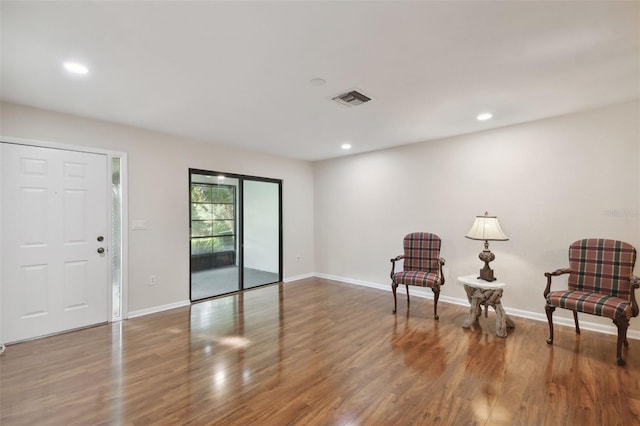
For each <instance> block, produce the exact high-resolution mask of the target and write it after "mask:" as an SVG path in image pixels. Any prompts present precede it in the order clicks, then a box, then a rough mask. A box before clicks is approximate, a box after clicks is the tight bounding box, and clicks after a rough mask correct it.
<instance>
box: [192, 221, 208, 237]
mask: <svg viewBox="0 0 640 426" xmlns="http://www.w3.org/2000/svg"><path fill="white" fill-rule="evenodd" d="M212 232H213V228H212V226H211V222H204V221H199V220H194V221H192V222H191V236H192V237H209V236H211V235H213V233H212Z"/></svg>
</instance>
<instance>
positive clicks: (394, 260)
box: [389, 254, 404, 279]
mask: <svg viewBox="0 0 640 426" xmlns="http://www.w3.org/2000/svg"><path fill="white" fill-rule="evenodd" d="M401 259H404V254H401V255H400V256H396V257H394V258H393V259H390V260H389V261H390V262H391V273H389V276H390V277H391V279H393V274H394V272H395V269H396V262H397V261H398V260H401Z"/></svg>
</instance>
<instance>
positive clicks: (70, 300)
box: [0, 143, 109, 343]
mask: <svg viewBox="0 0 640 426" xmlns="http://www.w3.org/2000/svg"><path fill="white" fill-rule="evenodd" d="M0 147H1V149H2V153H1V156H0V157H1V158H2V179H1V182H2V214H1V216H0V217H1V218H2V267H1V271H2V277H1V278H2V281H1V296H2V310H1V312H2V339H3V340H4V341H5V342H7V343H10V342H15V341H20V340H24V339H30V338H33V337H39V336H44V335H47V334H51V333H57V332H61V331H65V330H71V329H74V328H79V327H84V326H88V325H92V324H97V323H101V322H106V321H107V319H108V294H109V287H108V285H107V282H108V265H109V260H108V256H107V248H108V245H107V244H108V233H107V231H108V229H109V228H108V204H107V202H108V200H107V156H106V155H101V154H92V153H83V152H75V151H65V150H60V149H51V148H43V147H33V146H24V145H14V144H8V143H2V144H0ZM100 239H101V241H100ZM99 251H102V253H99Z"/></svg>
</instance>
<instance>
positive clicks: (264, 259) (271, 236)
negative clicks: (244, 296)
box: [242, 179, 281, 288]
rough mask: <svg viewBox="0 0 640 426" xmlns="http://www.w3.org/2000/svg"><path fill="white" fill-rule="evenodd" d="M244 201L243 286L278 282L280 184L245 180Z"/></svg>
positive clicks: (279, 277)
mask: <svg viewBox="0 0 640 426" xmlns="http://www.w3.org/2000/svg"><path fill="white" fill-rule="evenodd" d="M242 200H243V202H242V204H243V216H242V217H243V221H242V226H243V233H242V235H243V257H242V259H243V262H242V266H243V269H242V271H243V278H244V280H243V284H244V285H243V287H244V288H251V287H257V286H260V285H264V284H270V283H274V282H278V281H281V276H280V271H281V267H280V258H281V253H280V184H279V182H269V181H259V180H249V179H245V180H243V182H242Z"/></svg>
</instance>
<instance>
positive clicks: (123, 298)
mask: <svg viewBox="0 0 640 426" xmlns="http://www.w3.org/2000/svg"><path fill="white" fill-rule="evenodd" d="M0 143H10V144H15V145H26V146H34V147H40V148H49V149H59V150H65V151H75V152H82V153H88V154H100V155H106V157H107V182H109V183H111V182H112V172H113V170H112V164H111V163H112V159H113V158H119V159H120V185H121V188H122V200H121V201H122V204H121V207H122V217H121V232H122V235H121V238H122V247H121V252H120V256H121V258H120V271H121V275H122V276H121V288H120V303H121V310H120V318H113V314H112V312H113V297H112V296H111V297H107V309H108V315H107V321H108V322H113V321H119V320H122V319H126V318H128V313H129V304H128V293H129V292H128V276H129V273H128V271H129V262H128V259H129V254H128V246H129V243H128V241H129V219H128V211H129V206H128V172H127V153H126V152H121V151H112V150H106V149H100V148H94V147H86V146H80V145H69V144H63V143H58V142H48V141H41V140H34V139H23V138H16V137H11V136H2V135H0ZM1 155H2V151H1V150H0V156H1ZM0 160H1V158H0ZM109 188H110V187H109ZM105 190H106V191H107V200H108V204H109V206H112V205H113V196H112V191H111V190H110V189H109V190H107V189H105ZM0 203H2V176H1V175H0ZM0 207H1V205H0ZM1 215H2V209H0V221H1V220H2V216H1ZM107 217H108V221H109V223H108V226H109V230H111V229H113V214H112V210H111V208H109V212H108V214H107ZM1 232H2V230H1V228H0V239H1V238H2V234H1ZM108 241H109V246H108V247H109V248H111V243H112V242H111V233H109V240H108ZM0 256H2V246H1V245H0ZM1 268H2V263H1V262H0V292H1V291H2V285H3V284H2V278H1V277H2V270H1ZM112 270H113V262H112V260H111V256H109V266H108V268H107V285H108V289H105V291H107V290H108V293H107V294H109V295H111V294H112V291H111V289H112V285H113V284H112V275H111V272H112ZM1 309H2V306H1V305H0V310H1ZM0 318H2V311H0ZM2 343H3V338H2V329H1V328H0V344H2Z"/></svg>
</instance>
